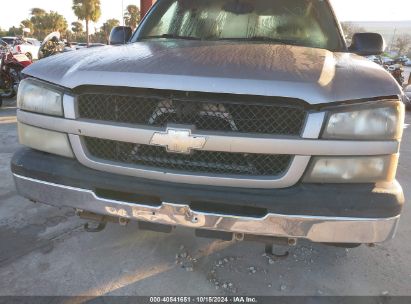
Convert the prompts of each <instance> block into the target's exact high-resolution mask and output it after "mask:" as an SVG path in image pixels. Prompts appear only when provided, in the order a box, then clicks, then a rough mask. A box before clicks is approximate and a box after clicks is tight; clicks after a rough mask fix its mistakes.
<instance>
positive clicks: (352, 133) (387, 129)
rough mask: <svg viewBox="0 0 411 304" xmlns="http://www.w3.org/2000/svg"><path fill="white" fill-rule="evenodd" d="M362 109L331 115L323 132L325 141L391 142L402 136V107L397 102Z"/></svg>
mask: <svg viewBox="0 0 411 304" xmlns="http://www.w3.org/2000/svg"><path fill="white" fill-rule="evenodd" d="M371 107H372V106H371V105H370V104H368V107H363V109H358V110H355V111H354V110H347V111H341V112H335V113H331V115H330V116H329V119H328V123H327V125H326V128H325V130H324V134H323V138H326V139H366V140H393V139H400V138H401V136H402V130H403V122H404V106H403V104H402V103H401V102H400V101H398V102H385V103H381V104H380V106H377V107H374V108H371Z"/></svg>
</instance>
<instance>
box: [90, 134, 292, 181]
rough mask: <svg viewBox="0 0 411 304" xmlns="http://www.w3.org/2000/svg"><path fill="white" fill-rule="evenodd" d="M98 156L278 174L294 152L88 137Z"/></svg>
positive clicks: (164, 166)
mask: <svg viewBox="0 0 411 304" xmlns="http://www.w3.org/2000/svg"><path fill="white" fill-rule="evenodd" d="M83 139H84V142H85V145H86V147H87V150H88V152H89V153H90V154H91V155H92V156H93V157H95V158H98V159H102V160H109V161H114V162H118V163H124V164H128V165H137V166H145V167H151V168H157V169H158V168H161V169H167V170H174V171H184V172H187V171H190V172H196V173H209V174H216V175H220V174H221V175H247V176H278V175H281V174H282V173H284V172H285V171H286V170H287V169H288V167H289V165H290V163H291V160H292V156H290V155H268V154H267V155H266V154H243V153H226V152H209V151H193V153H192V154H190V155H184V154H175V153H168V152H167V151H166V150H165V148H163V147H157V146H149V145H138V144H133V143H125V142H119V141H111V140H105V139H98V138H92V137H84V138H83Z"/></svg>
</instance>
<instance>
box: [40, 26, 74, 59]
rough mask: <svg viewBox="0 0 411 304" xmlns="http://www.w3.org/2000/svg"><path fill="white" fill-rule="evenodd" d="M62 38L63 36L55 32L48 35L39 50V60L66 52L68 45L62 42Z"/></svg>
mask: <svg viewBox="0 0 411 304" xmlns="http://www.w3.org/2000/svg"><path fill="white" fill-rule="evenodd" d="M60 37H61V36H60V33H59V32H53V33H50V34H49V35H47V37H46V38H44V40H43V42H42V43H41V46H40V48H39V51H38V58H39V59H43V58H46V57H50V56H53V55H56V54H60V53H63V52H64V51H65V50H66V43H65V42H64V41H63V40H61V39H60ZM70 50H71V48H70ZM67 51H68V49H67Z"/></svg>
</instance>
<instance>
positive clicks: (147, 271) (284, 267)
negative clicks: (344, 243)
mask: <svg viewBox="0 0 411 304" xmlns="http://www.w3.org/2000/svg"><path fill="white" fill-rule="evenodd" d="M15 112H16V109H15V101H14V100H6V101H5V104H4V106H3V107H2V108H1V109H0V244H1V245H0V282H1V283H0V295H3V296H4V295H76V296H78V295H89V296H97V295H181V294H185V295H200V294H201V295H206V294H207V295H211V294H216V295H223V294H227V295H230V294H233V293H236V294H244V295H256V294H259V295H411V259H410V256H411V208H410V206H409V205H407V206H406V208H405V212H404V213H403V218H402V222H401V224H400V226H399V230H398V233H397V237H396V238H395V240H393V241H391V242H388V243H385V244H382V245H377V246H376V247H373V248H370V247H367V246H361V247H359V248H356V249H342V248H334V247H327V246H324V245H313V244H311V243H309V242H300V243H299V244H298V245H297V246H296V247H295V248H292V249H290V255H289V256H288V258H278V259H271V260H270V259H268V258H267V257H265V256H263V252H264V246H263V245H262V244H258V243H252V242H241V243H233V242H222V241H213V240H208V239H200V238H194V237H193V236H192V231H190V230H187V229H177V230H176V231H175V232H173V233H172V234H161V233H154V232H143V231H139V230H138V228H137V225H136V224H135V223H132V224H130V225H128V226H127V227H122V226H119V225H115V224H110V225H108V227H107V228H106V230H104V231H103V232H100V233H94V234H93V233H87V232H85V231H84V230H83V224H84V222H83V221H82V220H80V219H78V218H77V217H76V216H75V214H74V212H73V210H69V209H64V210H58V209H56V208H52V207H47V206H43V205H39V204H33V203H31V202H29V201H27V200H25V199H23V198H21V197H19V196H18V195H17V193H16V190H15V188H14V185H13V180H12V176H11V173H10V170H9V162H10V159H11V157H12V154H13V152H14V151H16V150H17V149H18V148H19V144H18V141H17V135H16V117H15ZM406 121H407V123H408V124H409V123H410V122H411V116H410V114H407V117H406ZM401 153H402V154H401V160H400V166H399V173H398V178H399V180H400V182H401V184H402V185H403V187H404V192H405V196H406V198H407V199H408V201H409V198H410V197H411V177H410V172H411V129H410V128H406V129H405V136H404V141H403V144H402V148H401ZM279 249H283V248H279Z"/></svg>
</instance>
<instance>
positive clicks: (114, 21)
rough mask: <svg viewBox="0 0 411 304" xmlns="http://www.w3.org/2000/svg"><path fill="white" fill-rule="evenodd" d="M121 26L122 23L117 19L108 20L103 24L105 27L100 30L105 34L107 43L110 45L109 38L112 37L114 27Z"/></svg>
mask: <svg viewBox="0 0 411 304" xmlns="http://www.w3.org/2000/svg"><path fill="white" fill-rule="evenodd" d="M119 25H120V21H118V20H117V19H108V20H107V21H106V22H104V23H103V26H102V27H101V28H100V31H101V32H102V33H103V37H104V39H105V41H104V42H105V43H108V38H109V37H110V33H111V30H112V29H113V27H115V26H119Z"/></svg>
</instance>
